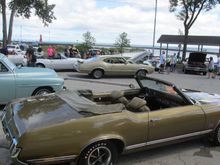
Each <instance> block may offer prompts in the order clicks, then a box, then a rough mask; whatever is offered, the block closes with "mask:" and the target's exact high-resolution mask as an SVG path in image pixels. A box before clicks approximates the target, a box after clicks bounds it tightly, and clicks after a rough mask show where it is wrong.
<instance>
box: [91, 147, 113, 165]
mask: <svg viewBox="0 0 220 165" xmlns="http://www.w3.org/2000/svg"><path fill="white" fill-rule="evenodd" d="M111 159H112V154H111V151H110V150H109V149H108V148H107V147H103V146H100V147H97V148H96V149H95V150H93V151H92V152H91V153H90V154H89V156H88V165H110V164H111Z"/></svg>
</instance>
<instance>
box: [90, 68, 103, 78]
mask: <svg viewBox="0 0 220 165" xmlns="http://www.w3.org/2000/svg"><path fill="white" fill-rule="evenodd" d="M103 75H104V73H103V71H102V70H101V69H96V70H94V71H93V72H92V76H93V78H95V79H100V78H102V76H103Z"/></svg>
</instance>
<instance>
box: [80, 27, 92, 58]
mask: <svg viewBox="0 0 220 165" xmlns="http://www.w3.org/2000/svg"><path fill="white" fill-rule="evenodd" d="M94 45H95V37H93V36H92V35H91V33H90V32H89V31H87V32H86V33H83V43H82V44H79V45H77V49H78V50H79V51H80V52H81V54H84V53H85V52H87V51H88V50H89V49H91V48H92V47H93V46H94Z"/></svg>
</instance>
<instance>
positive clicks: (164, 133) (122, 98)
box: [2, 77, 220, 165]
mask: <svg viewBox="0 0 220 165" xmlns="http://www.w3.org/2000/svg"><path fill="white" fill-rule="evenodd" d="M136 80H137V82H138V84H139V86H140V88H131V89H127V90H123V91H112V92H109V93H99V94H98V93H97V94H95V93H93V92H92V91H91V90H77V91H69V90H65V91H63V92H59V93H56V94H49V95H45V96H36V97H30V98H26V99H18V100H15V101H13V102H11V103H8V104H7V105H6V107H5V108H4V111H3V115H2V125H3V129H4V132H5V134H6V137H7V139H8V140H9V141H10V153H11V158H12V159H13V160H14V162H16V163H17V164H23V165H27V164H44V163H58V162H62V163H63V162H66V161H67V162H72V161H75V162H76V163H77V164H79V165H113V164H115V162H116V159H117V156H118V154H121V153H128V152H132V151H137V150H142V149H150V148H153V147H159V146H162V145H167V144H170V143H176V142H181V141H185V140H189V139H192V138H199V137H202V136H207V138H209V139H210V141H211V142H213V143H214V144H216V145H219V144H220V126H219V124H220V95H217V94H208V93H204V92H200V91H195V90H189V89H178V88H177V87H176V86H175V85H173V84H171V83H169V82H165V81H162V80H158V79H155V78H150V77H136ZM131 87H132V85H131Z"/></svg>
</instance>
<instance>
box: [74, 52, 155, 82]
mask: <svg viewBox="0 0 220 165" xmlns="http://www.w3.org/2000/svg"><path fill="white" fill-rule="evenodd" d="M77 71H78V72H80V73H87V74H89V75H91V76H92V77H93V78H96V79H99V78H102V77H103V76H104V75H132V76H133V75H138V76H145V75H146V74H150V73H152V72H153V71H154V67H153V66H146V65H142V64H136V63H133V62H129V61H126V59H125V58H124V57H123V56H120V55H105V56H96V57H93V58H91V59H88V60H85V61H83V62H81V63H80V64H79V68H78V70H77Z"/></svg>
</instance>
